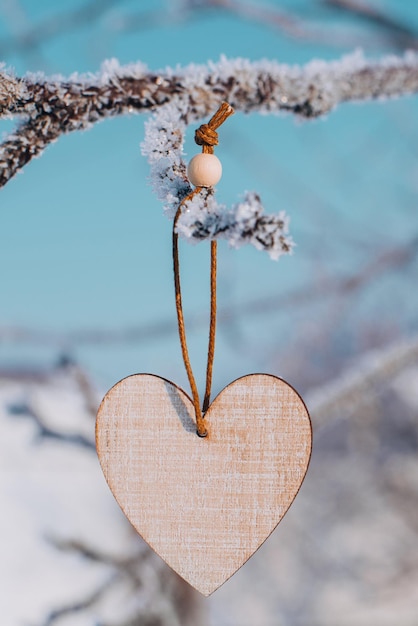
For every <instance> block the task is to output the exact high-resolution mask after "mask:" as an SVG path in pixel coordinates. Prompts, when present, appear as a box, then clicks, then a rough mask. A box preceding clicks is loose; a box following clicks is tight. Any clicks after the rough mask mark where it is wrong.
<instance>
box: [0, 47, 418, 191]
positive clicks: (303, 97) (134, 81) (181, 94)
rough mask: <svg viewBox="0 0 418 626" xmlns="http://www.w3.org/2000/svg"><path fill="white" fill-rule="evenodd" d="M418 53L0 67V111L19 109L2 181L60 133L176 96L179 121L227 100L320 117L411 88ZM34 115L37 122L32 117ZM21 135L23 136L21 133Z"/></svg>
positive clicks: (1, 165)
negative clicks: (92, 68) (84, 71)
mask: <svg viewBox="0 0 418 626" xmlns="http://www.w3.org/2000/svg"><path fill="white" fill-rule="evenodd" d="M417 91H418V55H417V54H414V53H406V54H405V55H404V56H402V57H395V56H391V57H385V58H383V59H381V60H380V61H370V60H367V59H365V58H364V57H363V56H362V55H361V53H355V54H352V55H349V56H347V57H344V58H342V59H341V60H339V61H331V62H325V61H312V62H310V63H308V64H307V65H305V66H302V67H300V66H289V65H284V64H280V63H277V62H275V61H258V62H250V61H247V60H245V59H232V60H228V59H225V58H223V59H221V60H220V61H219V62H218V63H208V64H207V65H191V66H188V67H185V68H183V69H179V70H176V71H174V70H166V71H164V72H159V73H155V72H148V71H147V69H146V68H145V66H144V65H142V64H141V63H138V64H133V65H126V66H120V65H119V64H118V63H117V62H116V61H110V62H106V63H105V64H104V65H103V67H102V70H101V72H100V73H99V74H97V75H87V76H86V75H85V76H77V75H74V76H72V77H70V78H69V79H63V78H61V77H57V78H46V77H45V76H43V75H27V76H25V77H23V78H21V79H16V78H14V77H13V76H12V75H11V74H10V73H8V72H6V71H5V70H0V118H1V117H10V116H14V117H16V116H17V117H19V118H20V119H22V120H23V125H22V126H21V127H20V129H19V130H18V131H17V132H15V133H14V134H12V136H10V137H9V138H8V139H7V140H6V142H5V143H4V144H3V145H2V146H1V149H0V186H1V185H4V184H5V183H6V182H7V181H8V180H9V179H10V178H11V177H12V176H13V175H14V174H15V173H16V171H17V170H18V169H20V167H23V165H24V164H25V163H26V162H27V161H28V160H29V158H28V155H27V154H25V153H24V150H22V145H23V144H25V143H27V144H28V145H30V146H31V149H30V153H31V154H32V156H33V155H35V154H39V153H40V152H41V151H42V150H43V148H44V147H45V146H46V145H47V144H48V143H50V142H51V141H54V140H55V139H56V138H57V137H58V136H59V135H60V134H64V133H68V132H72V131H75V130H81V129H85V128H88V127H89V126H91V125H92V124H94V123H95V122H98V121H100V120H102V119H103V118H105V117H109V116H115V115H127V114H130V113H143V112H148V111H150V110H155V109H157V108H158V107H160V106H162V105H164V104H166V103H167V102H171V101H173V100H177V101H179V100H181V103H182V109H183V111H184V112H185V120H184V121H185V123H187V124H188V123H191V122H194V121H196V120H198V119H201V118H203V117H205V116H207V115H209V114H210V113H212V112H213V110H214V109H215V108H216V106H217V105H218V104H219V102H220V101H221V100H227V101H228V102H229V103H230V104H231V105H232V106H233V107H234V109H235V110H236V111H243V112H246V113H249V112H264V113H274V112H278V111H287V112H291V113H295V114H296V115H298V116H300V117H306V118H310V117H318V116H320V115H323V114H325V113H328V112H329V111H330V110H331V109H333V108H334V107H335V106H337V105H338V104H339V103H342V102H347V101H352V100H368V99H372V98H383V97H391V96H400V95H405V94H411V93H416V92H417ZM35 120H36V122H35ZM25 140H26V141H25Z"/></svg>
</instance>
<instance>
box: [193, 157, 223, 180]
mask: <svg viewBox="0 0 418 626" xmlns="http://www.w3.org/2000/svg"><path fill="white" fill-rule="evenodd" d="M187 176H188V179H189V180H190V182H191V183H192V185H194V186H195V187H213V186H214V185H216V183H218V182H219V181H220V180H221V176H222V164H221V162H220V160H219V159H218V157H217V156H215V155H214V154H206V153H204V152H202V153H201V154H196V156H194V157H193V159H192V160H191V161H190V163H189V165H188V167H187Z"/></svg>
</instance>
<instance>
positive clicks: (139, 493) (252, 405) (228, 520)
mask: <svg viewBox="0 0 418 626" xmlns="http://www.w3.org/2000/svg"><path fill="white" fill-rule="evenodd" d="M205 422H207V428H208V431H209V435H208V437H206V438H204V439H202V438H200V437H198V436H197V435H196V426H195V421H194V410H193V404H192V401H191V400H190V398H189V397H188V396H187V394H186V393H185V392H184V391H182V390H181V389H180V388H178V387H177V386H175V385H174V384H173V383H171V382H169V381H167V380H164V379H163V378H160V377H158V376H153V375H150V374H137V375H134V376H129V377H128V378H125V379H123V380H122V381H120V382H119V383H117V384H116V385H115V386H114V387H112V389H110V391H109V392H108V393H107V394H106V396H105V397H104V399H103V401H102V403H101V405H100V408H99V411H98V414H97V422H96V445H97V452H98V456H99V459H100V463H101V466H102V469H103V473H104V475H105V477H106V480H107V482H108V484H109V487H110V489H111V490H112V492H113V494H114V496H115V498H116V500H117V502H118V503H119V506H120V507H121V508H122V510H123V512H124V513H125V515H126V516H127V517H128V519H129V520H130V522H131V524H132V525H133V526H134V528H135V529H136V530H137V532H138V533H139V534H140V535H141V536H142V537H143V538H144V539H145V541H147V542H148V543H149V545H150V546H151V547H152V548H153V549H154V550H155V551H156V552H157V553H158V554H159V555H160V556H161V557H162V558H163V559H164V560H165V561H166V563H167V564H168V565H169V566H170V567H172V568H173V569H174V570H175V571H176V572H177V573H178V574H180V576H182V577H183V578H184V579H185V580H186V581H187V582H188V583H190V584H191V585H193V587H195V588H196V589H197V590H198V591H200V592H201V593H202V594H204V595H206V596H208V595H210V594H211V593H212V592H213V591H215V590H216V589H217V588H218V587H219V586H220V585H222V584H223V583H224V582H225V581H226V580H227V579H228V578H230V576H232V574H234V572H235V571H236V570H237V569H239V568H240V567H241V566H242V565H243V564H244V563H245V562H246V561H247V560H248V559H249V557H250V556H251V555H252V554H253V553H254V552H255V551H256V550H257V548H259V547H260V545H261V544H262V543H263V542H264V541H265V539H266V538H267V537H268V536H269V535H270V533H271V532H272V531H273V530H274V528H275V527H276V526H277V524H278V523H279V521H280V520H281V519H282V517H283V515H284V514H285V513H286V511H287V510H288V508H289V506H290V504H291V503H292V501H293V499H294V498H295V496H296V494H297V492H298V490H299V488H300V486H301V484H302V481H303V479H304V476H305V473H306V470H307V467H308V464H309V459H310V455H311V443H312V431H311V422H310V419H309V414H308V411H307V409H306V407H305V405H304V403H303V401H302V400H301V398H300V396H299V395H298V394H297V393H296V391H295V390H294V389H293V388H292V387H291V386H290V385H288V384H287V383H286V382H284V381H283V380H281V379H280V378H276V377H275V376H270V375H267V374H251V375H248V376H244V377H243V378H239V379H238V380H236V381H234V382H233V383H231V384H230V385H228V386H227V387H226V388H225V389H224V390H223V391H222V392H221V393H220V394H219V395H218V396H217V397H216V399H215V400H214V401H213V402H212V404H211V405H210V407H209V409H208V411H207V413H206V418H205Z"/></svg>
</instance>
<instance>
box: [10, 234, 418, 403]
mask: <svg viewBox="0 0 418 626" xmlns="http://www.w3.org/2000/svg"><path fill="white" fill-rule="evenodd" d="M417 254H418V237H414V238H413V239H411V240H410V241H409V242H407V243H405V244H404V245H402V246H396V247H394V248H389V249H387V250H382V251H379V253H378V254H377V255H376V257H375V258H372V259H371V260H370V261H369V262H368V263H367V264H366V265H362V266H361V267H360V268H359V269H358V270H357V271H356V272H353V273H352V274H350V275H347V276H340V277H332V278H323V279H321V280H320V281H319V282H318V283H310V285H309V286H305V287H303V288H301V289H300V290H297V291H293V292H292V291H290V292H289V293H286V294H283V295H276V294H272V295H269V296H267V297H264V298H262V297H257V298H256V299H254V300H247V301H246V302H240V303H239V304H237V305H234V306H228V307H222V306H219V311H218V322H219V324H220V325H221V326H222V325H223V324H225V325H229V324H230V323H231V320H235V319H236V318H237V317H238V316H239V317H240V318H245V317H247V316H250V317H251V316H254V315H260V316H263V315H269V314H271V313H272V312H274V311H284V310H288V309H292V310H293V311H295V310H297V309H299V308H303V307H305V306H306V305H309V304H313V303H315V302H321V303H323V302H324V301H325V300H329V299H330V298H334V299H340V298H343V297H349V296H351V295H352V294H353V293H354V292H356V291H358V290H360V289H363V288H366V287H368V286H369V285H370V284H371V283H372V282H373V281H375V280H378V279H380V278H382V277H383V276H385V275H387V274H388V273H391V272H397V271H400V270H402V269H405V268H406V267H407V266H408V265H409V264H410V263H411V262H413V261H414V260H415V259H416V258H417ZM206 325H207V314H206V313H202V314H199V315H194V316H193V315H191V316H189V317H188V323H187V326H188V328H189V329H190V330H195V329H196V328H200V327H205V326H206ZM177 332H178V329H177V324H176V322H175V320H174V319H171V318H166V319H162V320H160V321H155V322H152V323H149V324H146V325H141V326H134V327H131V328H123V329H120V330H115V329H113V330H110V329H107V330H105V329H104V330H98V329H97V328H96V329H94V330H93V329H80V330H78V331H73V332H67V333H55V332H52V331H47V330H45V331H42V330H34V329H30V328H22V327H12V326H7V327H4V326H3V327H0V342H3V343H10V344H34V345H44V346H51V347H54V348H56V349H57V353H58V354H62V353H64V354H65V353H70V354H71V352H72V351H73V350H75V349H76V348H79V347H84V346H101V345H109V344H128V345H133V344H135V343H143V342H147V341H156V340H162V339H164V338H165V337H167V336H169V335H176V334H177ZM69 363H70V366H72V365H71V361H70V362H69ZM74 367H75V371H76V372H78V373H77V376H78V377H79V379H80V380H81V381H82V382H81V384H80V387H81V388H82V389H87V392H85V396H86V398H87V399H88V400H87V404H88V405H90V406H95V404H94V400H92V391H91V388H90V386H89V382H88V379H85V377H84V376H83V375H82V372H81V371H78V369H77V367H76V366H75V365H74ZM96 408H97V407H96ZM96 408H94V409H93V413H94V414H95V412H96Z"/></svg>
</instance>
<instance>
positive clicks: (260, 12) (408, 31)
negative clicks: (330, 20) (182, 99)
mask: <svg viewBox="0 0 418 626" xmlns="http://www.w3.org/2000/svg"><path fill="white" fill-rule="evenodd" d="M125 2H126V0H92V1H91V2H86V3H84V4H83V5H81V6H80V7H77V8H76V9H74V10H71V11H66V12H61V13H59V14H57V15H55V16H52V17H48V18H46V19H44V20H43V21H40V22H38V23H37V24H36V25H31V24H30V22H29V20H27V19H26V18H25V13H24V10H23V8H22V7H21V6H20V5H19V3H18V2H14V3H13V4H14V6H13V7H12V9H11V8H10V7H9V8H7V4H6V5H5V8H3V13H4V14H5V17H6V19H8V20H9V21H10V22H11V23H12V26H13V30H14V32H15V34H14V35H13V36H10V37H8V38H3V39H2V40H1V39H0V57H7V56H8V55H11V54H16V53H17V54H22V55H25V56H26V55H28V54H33V53H35V54H39V53H40V50H41V48H42V46H43V45H45V44H46V43H47V42H48V41H50V40H52V39H54V38H56V37H60V36H62V35H65V34H68V33H71V32H73V31H75V30H78V29H80V28H85V27H88V26H90V25H91V24H94V23H95V22H97V20H98V19H99V18H101V17H102V16H105V15H106V14H107V13H110V12H111V11H113V13H112V19H111V21H109V23H108V24H107V25H105V27H104V28H105V29H107V30H109V31H112V32H117V33H119V34H122V33H133V32H141V31H144V30H145V29H148V28H158V27H161V26H164V25H165V24H172V23H173V22H177V23H179V22H188V21H192V20H194V21H196V20H200V19H206V18H207V17H208V14H210V13H211V12H213V13H215V12H217V13H219V12H224V13H229V14H231V15H232V16H234V17H238V18H240V19H244V20H248V21H250V22H251V23H254V22H256V23H259V24H261V25H262V26H266V27H268V28H270V29H275V30H277V31H278V32H279V33H281V34H283V35H285V36H287V37H291V38H294V39H298V40H300V41H305V42H317V43H321V44H322V45H325V46H332V47H338V48H342V47H349V48H354V47H357V46H361V47H363V48H365V49H369V48H373V47H376V46H378V45H379V44H382V43H386V44H387V43H388V44H389V45H391V46H392V47H393V48H395V49H396V50H398V51H401V50H405V49H414V50H416V49H417V48H418V33H417V32H416V30H415V29H413V28H412V27H410V26H409V25H407V24H404V23H402V22H401V21H400V20H397V19H396V18H394V17H392V16H391V15H390V14H389V13H388V12H386V11H384V10H383V8H381V7H379V8H377V7H376V6H375V5H373V4H372V3H370V2H362V1H359V0H318V2H317V4H314V5H313V7H312V8H311V13H312V11H313V12H314V15H315V10H316V12H317V13H318V16H315V17H314V18H309V17H307V16H306V15H303V16H302V15H300V14H299V13H298V12H297V10H295V11H293V12H292V11H290V10H289V8H287V9H286V10H282V9H280V7H277V6H274V5H269V4H267V3H257V4H256V3H250V2H246V1H243V0H177V1H176V2H167V3H166V7H165V8H164V9H155V10H152V11H144V10H141V11H139V12H132V11H130V10H128V11H127V12H124V11H122V10H121V11H118V12H117V13H116V12H115V9H119V8H120V7H121V5H123V4H124V3H125ZM321 5H322V6H325V7H329V8H331V9H337V10H340V11H345V12H347V13H350V14H353V15H355V16H356V17H359V18H360V19H361V20H363V21H365V22H366V23H368V24H372V25H373V26H375V27H376V28H377V29H378V33H376V34H373V35H371V34H370V33H369V34H368V35H367V36H364V35H362V34H361V33H358V32H356V29H355V27H351V28H350V29H348V28H347V27H345V28H344V29H343V28H341V27H339V29H338V33H335V31H334V28H332V27H330V26H329V25H324V26H322V25H321V11H320V9H321ZM379 31H380V32H379Z"/></svg>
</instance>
